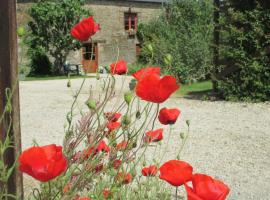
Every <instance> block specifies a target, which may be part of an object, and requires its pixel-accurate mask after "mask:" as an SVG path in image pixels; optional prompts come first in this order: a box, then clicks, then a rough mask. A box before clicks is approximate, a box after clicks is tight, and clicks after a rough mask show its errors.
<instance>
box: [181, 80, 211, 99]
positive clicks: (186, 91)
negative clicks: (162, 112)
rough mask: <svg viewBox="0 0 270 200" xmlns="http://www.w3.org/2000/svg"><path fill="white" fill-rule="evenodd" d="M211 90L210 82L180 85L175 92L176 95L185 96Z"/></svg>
mask: <svg viewBox="0 0 270 200" xmlns="http://www.w3.org/2000/svg"><path fill="white" fill-rule="evenodd" d="M212 88H213V87H212V82H211V81H202V82H197V83H192V84H188V85H181V87H180V89H179V90H178V91H177V92H176V95H177V96H187V95H191V94H195V93H204V92H205V93H207V92H209V91H210V90H212Z"/></svg>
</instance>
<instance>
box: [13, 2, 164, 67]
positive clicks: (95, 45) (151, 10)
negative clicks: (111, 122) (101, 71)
mask: <svg viewBox="0 0 270 200" xmlns="http://www.w3.org/2000/svg"><path fill="white" fill-rule="evenodd" d="M167 1H169V0H87V2H86V5H85V6H86V7H87V8H89V9H91V12H92V13H93V15H94V18H95V21H96V22H97V23H99V24H100V26H101V30H100V31H99V32H97V33H96V35H94V36H93V37H92V41H88V42H85V43H84V44H83V48H82V49H81V50H80V51H75V52H70V54H69V56H68V59H67V61H68V62H69V63H73V64H82V65H83V67H84V70H85V71H86V72H95V71H96V70H97V66H106V65H109V64H111V63H112V62H114V61H116V60H119V59H124V60H126V61H127V62H128V63H134V62H136V59H137V55H138V54H139V53H140V43H139V41H138V39H137V36H136V32H137V28H138V24H139V23H143V22H147V21H149V20H151V19H152V18H154V17H157V16H158V15H159V14H160V12H161V10H162V5H163V4H164V3H165V2H167ZM32 3H33V0H18V6H17V9H18V22H19V24H26V23H27V21H29V20H30V19H29V16H27V15H26V14H25V13H26V12H27V9H28V8H29V7H30V6H31V4H32Z"/></svg>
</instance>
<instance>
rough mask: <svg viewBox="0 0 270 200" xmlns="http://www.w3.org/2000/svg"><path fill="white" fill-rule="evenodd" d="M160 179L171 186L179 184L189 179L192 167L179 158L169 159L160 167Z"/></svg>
mask: <svg viewBox="0 0 270 200" xmlns="http://www.w3.org/2000/svg"><path fill="white" fill-rule="evenodd" d="M159 170H160V177H159V178H160V179H162V180H165V181H167V182H168V183H169V184H171V185H173V186H181V185H183V184H184V183H186V182H187V181H189V180H191V177H192V171H193V168H192V166H191V165H190V164H188V163H186V162H184V161H180V160H170V161H168V162H166V163H164V164H163V165H162V166H161V167H160V169H159Z"/></svg>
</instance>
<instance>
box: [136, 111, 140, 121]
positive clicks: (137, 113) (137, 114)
mask: <svg viewBox="0 0 270 200" xmlns="http://www.w3.org/2000/svg"><path fill="white" fill-rule="evenodd" d="M136 118H137V119H140V118H141V112H140V111H139V110H138V111H137V112H136Z"/></svg>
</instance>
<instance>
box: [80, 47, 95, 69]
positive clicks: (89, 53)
mask: <svg viewBox="0 0 270 200" xmlns="http://www.w3.org/2000/svg"><path fill="white" fill-rule="evenodd" d="M82 65H83V69H84V72H85V73H96V72H97V69H98V47H97V43H85V44H84V45H83V48H82Z"/></svg>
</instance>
